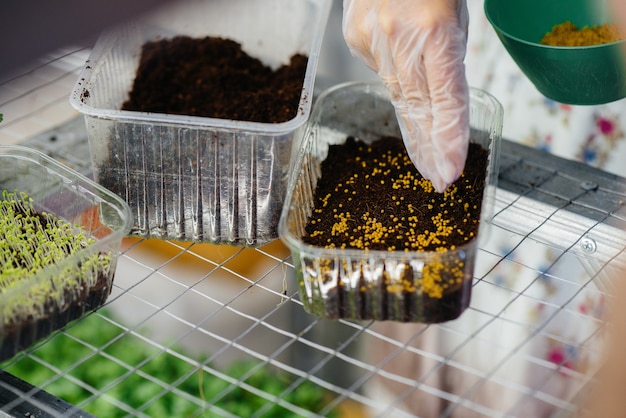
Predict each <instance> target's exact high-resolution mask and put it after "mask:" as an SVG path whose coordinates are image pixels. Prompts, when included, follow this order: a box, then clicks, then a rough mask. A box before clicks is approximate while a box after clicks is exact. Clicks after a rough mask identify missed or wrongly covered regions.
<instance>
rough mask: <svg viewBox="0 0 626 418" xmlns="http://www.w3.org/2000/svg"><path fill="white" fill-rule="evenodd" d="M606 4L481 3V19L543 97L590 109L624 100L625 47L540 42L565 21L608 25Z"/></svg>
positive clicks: (569, 0) (576, 0)
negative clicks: (482, 10)
mask: <svg viewBox="0 0 626 418" xmlns="http://www.w3.org/2000/svg"><path fill="white" fill-rule="evenodd" d="M605 3H606V2H602V1H600V2H598V1H595V0H593V1H592V0H551V1H549V2H546V1H543V0H485V6H484V7H485V15H486V16H487V19H488V20H489V22H490V23H491V25H492V26H493V28H494V29H495V31H496V33H497V34H498V36H499V38H500V40H501V41H502V44H503V45H504V47H505V48H506V50H507V51H508V53H509V54H510V55H511V57H512V58H513V60H514V61H515V62H516V63H517V65H518V66H519V68H520V69H521V70H522V72H524V74H526V76H527V77H528V79H529V80H530V81H531V82H532V83H533V84H534V85H535V87H536V88H537V90H539V92H541V93H542V94H543V95H545V96H546V97H548V98H550V99H552V100H555V101H557V102H560V103H567V104H574V105H594V104H601V103H608V102H612V101H615V100H618V99H621V98H623V97H626V69H625V67H624V59H625V58H624V56H623V52H624V42H625V41H623V40H622V41H619V42H612V43H608V44H602V45H592V46H580V47H566V46H548V45H542V44H540V43H539V42H540V41H541V38H543V36H544V35H545V34H546V33H547V32H550V31H551V30H552V27H553V26H554V25H557V24H560V23H563V22H564V21H565V20H569V21H570V22H572V23H574V24H576V25H577V26H578V27H579V28H582V27H584V26H595V25H602V24H604V23H611V22H612V18H611V14H610V12H609V11H608V10H607V9H606V5H605Z"/></svg>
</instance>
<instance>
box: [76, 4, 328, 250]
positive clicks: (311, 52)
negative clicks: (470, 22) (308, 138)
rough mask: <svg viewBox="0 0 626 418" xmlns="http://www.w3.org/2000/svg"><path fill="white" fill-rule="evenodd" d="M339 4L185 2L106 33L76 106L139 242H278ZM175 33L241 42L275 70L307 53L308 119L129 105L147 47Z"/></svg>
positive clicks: (101, 171) (98, 170) (302, 105)
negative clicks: (254, 118) (299, 140)
mask: <svg viewBox="0 0 626 418" xmlns="http://www.w3.org/2000/svg"><path fill="white" fill-rule="evenodd" d="M330 4H331V1H330V0H303V1H292V0H270V1H267V0H262V1H260V0H237V1H232V0H210V1H184V2H176V5H175V8H173V9H166V10H165V11H161V12H160V13H155V14H154V15H151V16H150V17H147V18H145V19H144V20H142V21H139V22H133V23H132V24H129V25H127V26H125V27H123V28H118V29H116V30H115V31H113V32H112V33H107V34H104V35H102V36H101V37H100V39H99V40H98V42H97V44H96V45H95V47H94V49H93V51H92V53H91V55H90V57H89V59H88V61H87V62H86V64H85V66H84V68H83V70H82V72H81V74H80V76H79V78H78V81H77V83H76V85H75V88H74V90H73V92H72V95H71V99H70V101H71V104H72V105H73V106H74V107H75V108H76V109H77V110H78V111H79V112H81V113H82V114H84V115H85V119H86V124H87V130H88V138H89V145H90V152H91V158H92V162H93V170H94V176H95V179H96V180H97V181H98V182H99V183H100V184H102V185H104V186H105V187H107V188H109V189H111V190H112V191H114V192H115V193H117V194H118V195H120V196H121V197H122V198H123V199H125V200H126V201H127V202H128V203H129V205H130V207H131V209H132V213H133V224H132V231H131V233H132V234H133V235H137V236H143V237H154V238H162V239H176V240H182V241H195V242H212V243H226V244H238V245H239V244H241V245H250V246H255V245H259V244H263V243H266V242H268V241H271V240H273V239H275V238H277V237H278V233H277V225H278V219H279V217H280V211H281V209H282V205H283V202H284V196H285V193H286V188H287V176H288V169H289V164H290V161H291V152H292V145H293V142H294V138H295V137H296V136H297V135H298V132H299V129H300V127H301V126H302V125H303V124H304V122H305V121H306V120H307V118H308V116H309V113H310V109H311V101H312V99H313V85H314V79H315V73H316V68H317V63H318V58H319V50H320V47H321V42H322V37H323V33H324V29H325V26H326V20H327V18H328V14H329V11H330ZM175 35H188V36H191V37H205V36H219V37H224V38H228V39H232V40H234V41H237V42H239V43H240V44H241V45H242V48H243V50H244V51H246V52H247V53H248V54H249V55H251V56H253V57H256V58H258V59H260V60H261V61H262V62H263V63H264V64H266V65H269V66H272V67H277V66H279V65H280V64H284V63H286V62H288V61H289V58H290V57H291V56H292V55H294V54H295V53H303V54H306V55H307V56H308V58H309V59H308V64H307V68H306V72H305V78H304V80H303V88H302V94H301V97H300V102H299V108H298V109H299V110H298V113H297V116H295V117H294V118H293V119H291V120H289V121H287V122H284V123H276V124H267V123H258V122H243V121H237V120H226V119H215V118H203V117H193V116H181V115H170V114H159V113H146V112H131V111H122V110H120V109H121V107H122V103H123V102H124V101H125V99H126V98H127V94H128V93H129V91H130V89H131V86H132V83H133V80H134V77H135V73H136V69H137V66H138V63H139V57H140V49H141V46H142V45H143V44H144V43H145V42H147V41H150V40H155V39H161V38H169V37H173V36H175ZM156 87H158V86H155V88H156ZM207 100H211V98H210V97H207Z"/></svg>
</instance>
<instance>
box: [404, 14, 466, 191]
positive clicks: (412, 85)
mask: <svg viewBox="0 0 626 418" xmlns="http://www.w3.org/2000/svg"><path fill="white" fill-rule="evenodd" d="M450 19H451V20H450V21H449V22H445V21H443V22H441V21H440V22H438V24H436V25H433V26H432V27H430V28H428V29H427V30H422V31H421V32H419V36H418V35H415V34H413V35H410V34H409V35H405V36H404V37H403V42H401V43H400V42H398V43H397V45H396V47H395V48H396V51H395V52H394V54H393V56H394V57H395V63H394V65H395V67H396V69H397V74H398V80H399V84H400V87H401V90H402V93H401V95H402V96H403V97H404V99H405V101H406V106H407V114H408V116H407V118H408V119H409V120H411V121H413V124H414V125H417V126H419V127H420V129H416V130H415V132H417V133H419V134H420V136H419V137H418V136H415V135H410V136H409V137H407V138H404V139H405V143H406V146H407V151H409V155H410V156H411V157H412V159H413V161H414V163H415V164H416V165H417V164H421V165H420V166H418V168H419V169H420V171H421V172H422V174H424V173H428V176H429V177H428V178H429V179H430V180H431V181H432V182H433V185H434V186H435V188H436V189H437V190H438V191H443V190H444V189H445V188H447V187H448V186H449V185H450V184H451V183H452V182H454V181H455V180H456V179H457V178H458V177H459V176H460V174H461V172H462V170H463V168H464V165H465V159H466V157H467V146H468V140H469V111H468V101H469V98H468V96H469V93H468V87H467V81H466V79H465V69H464V65H463V58H464V54H465V39H466V38H465V35H464V33H465V31H464V29H462V28H460V27H459V26H458V24H457V23H458V22H457V21H456V16H454V15H452V16H451V18H450ZM407 45H411V48H408V47H407ZM415 51H418V52H420V54H419V55H418V53H415ZM416 147H419V148H421V150H420V151H419V153H420V154H421V155H420V156H417V152H416Z"/></svg>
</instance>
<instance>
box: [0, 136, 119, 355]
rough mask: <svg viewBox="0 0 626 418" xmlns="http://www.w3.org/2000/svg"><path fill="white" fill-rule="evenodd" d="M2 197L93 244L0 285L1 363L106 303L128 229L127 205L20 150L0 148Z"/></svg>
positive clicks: (89, 182) (34, 153) (44, 158)
mask: <svg viewBox="0 0 626 418" xmlns="http://www.w3.org/2000/svg"><path fill="white" fill-rule="evenodd" d="M2 190H6V191H7V192H14V191H15V190H17V191H19V192H21V193H26V194H27V195H28V197H30V198H31V199H33V208H34V209H35V210H36V211H37V212H39V213H41V212H47V213H50V214H52V215H53V216H54V217H55V218H57V219H61V220H64V221H67V222H69V223H70V224H72V225H76V226H77V227H79V229H80V230H82V232H83V233H84V235H85V238H86V239H90V238H91V239H93V240H95V242H94V243H92V244H91V245H88V246H86V247H85V248H82V249H80V250H78V251H77V252H75V253H74V254H73V255H71V256H68V257H67V258H65V259H64V260H63V261H62V262H58V263H56V264H51V265H48V266H45V267H43V269H41V270H40V271H39V272H38V273H37V274H36V275H34V276H31V277H29V278H27V279H26V280H24V281H23V282H21V284H20V285H19V286H13V287H6V286H5V285H4V284H3V283H0V361H1V360H5V359H7V358H10V357H12V356H13V355H15V354H16V353H17V352H19V351H21V350H24V349H26V348H28V347H29V346H30V345H32V344H33V343H35V342H36V341H38V340H40V339H42V338H44V337H46V336H47V335H49V334H50V333H51V332H53V331H55V330H57V329H59V328H61V327H63V326H64V325H65V324H67V323H68V322H70V321H72V320H74V319H76V318H78V317H80V316H82V315H83V314H84V313H86V312H88V311H91V310H94V309H96V308H97V307H99V306H101V305H102V304H103V303H104V302H105V301H106V299H107V297H108V296H109V294H110V293H111V289H112V285H113V278H114V275H115V268H116V265H117V259H118V255H119V251H120V246H121V243H122V238H123V237H124V235H125V234H126V233H127V232H128V231H129V230H130V221H131V217H130V209H129V207H128V205H127V204H126V203H125V202H124V201H123V200H122V199H120V198H119V197H118V196H116V195H114V194H113V193H111V192H110V191H108V190H106V189H104V188H103V187H102V186H100V185H98V184H96V183H95V182H93V181H92V180H89V179H88V178H86V177H84V176H82V175H81V174H79V173H77V172H75V171H73V170H71V169H69V168H67V167H65V166H63V165H61V164H60V163H58V162H56V161H55V160H53V159H51V158H49V157H47V156H46V155H44V154H42V153H41V152H39V151H35V150H31V149H29V148H25V147H21V146H0V192H1V191H2ZM0 198H1V197H0ZM94 261H95V263H94ZM90 262H91V263H90ZM87 266H90V267H87ZM4 267H5V266H3V270H4Z"/></svg>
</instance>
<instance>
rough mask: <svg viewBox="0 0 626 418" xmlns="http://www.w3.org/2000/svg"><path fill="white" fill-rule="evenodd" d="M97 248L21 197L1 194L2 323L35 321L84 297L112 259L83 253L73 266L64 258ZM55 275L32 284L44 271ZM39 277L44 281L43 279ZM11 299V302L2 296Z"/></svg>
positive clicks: (77, 231)
mask: <svg viewBox="0 0 626 418" xmlns="http://www.w3.org/2000/svg"><path fill="white" fill-rule="evenodd" d="M93 243H95V240H94V239H93V238H91V237H88V236H87V234H86V231H84V230H83V229H82V228H80V226H78V225H72V224H71V223H69V222H67V221H64V220H62V219H59V218H56V217H55V216H54V215H52V214H50V213H46V212H43V211H42V212H37V211H36V210H35V209H34V206H33V199H31V198H30V197H29V196H27V195H26V194H25V193H21V192H18V191H17V190H16V191H13V192H9V191H7V190H3V191H2V199H1V200H0V297H2V296H5V299H6V301H3V302H2V305H1V307H0V314H1V315H2V317H1V318H2V321H1V322H2V324H4V325H6V324H9V323H12V322H15V323H19V322H20V321H21V319H24V318H33V317H38V316H40V314H42V313H43V312H44V311H45V310H49V309H50V307H51V306H57V305H60V304H63V303H65V302H68V301H65V300H64V299H65V298H67V297H68V295H69V294H78V293H79V292H80V293H82V292H85V290H86V289H88V288H89V287H92V286H94V285H95V283H96V280H97V278H98V274H99V273H100V274H105V275H108V269H109V268H110V261H111V257H110V256H108V255H102V254H100V253H97V252H84V253H85V256H84V257H82V258H80V260H79V261H77V262H76V263H64V262H63V261H64V260H66V259H67V258H68V257H71V256H72V255H74V254H76V253H77V252H79V251H80V250H83V249H85V248H87V247H89V246H90V245H92V244H93ZM46 269H47V270H54V271H53V272H52V273H50V274H49V275H46V276H45V277H44V278H40V279H37V280H34V281H32V282H30V281H28V280H27V279H30V278H33V277H35V276H37V275H38V274H40V273H41V272H42V271H44V270H46ZM42 277H43V276H42ZM6 295H10V297H6Z"/></svg>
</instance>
